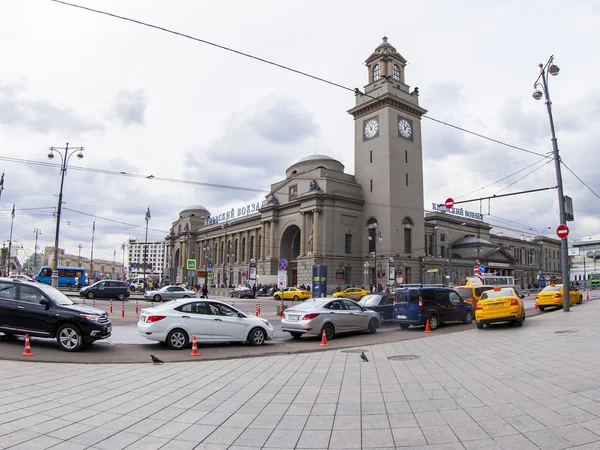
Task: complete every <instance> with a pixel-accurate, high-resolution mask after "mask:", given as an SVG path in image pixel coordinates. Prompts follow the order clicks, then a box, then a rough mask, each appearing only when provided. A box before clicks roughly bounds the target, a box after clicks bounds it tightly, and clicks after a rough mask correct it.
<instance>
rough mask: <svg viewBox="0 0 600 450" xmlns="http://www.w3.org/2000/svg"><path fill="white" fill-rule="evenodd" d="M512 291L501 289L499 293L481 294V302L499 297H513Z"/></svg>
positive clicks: (486, 292)
mask: <svg viewBox="0 0 600 450" xmlns="http://www.w3.org/2000/svg"><path fill="white" fill-rule="evenodd" d="M513 296H514V294H513V291H512V289H500V290H499V291H485V292H484V293H483V294H481V300H485V299H487V298H497V297H513Z"/></svg>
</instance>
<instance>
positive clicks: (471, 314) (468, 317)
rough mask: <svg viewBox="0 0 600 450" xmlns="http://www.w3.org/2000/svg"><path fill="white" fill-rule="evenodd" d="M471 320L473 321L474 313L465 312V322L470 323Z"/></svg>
mask: <svg viewBox="0 0 600 450" xmlns="http://www.w3.org/2000/svg"><path fill="white" fill-rule="evenodd" d="M471 322H473V313H472V312H471V311H467V312H466V313H465V318H464V319H463V323H466V324H467V325H468V324H470V323H471ZM430 325H431V324H430Z"/></svg>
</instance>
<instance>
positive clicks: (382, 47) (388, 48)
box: [375, 36, 396, 53]
mask: <svg viewBox="0 0 600 450" xmlns="http://www.w3.org/2000/svg"><path fill="white" fill-rule="evenodd" d="M387 39H388V38H387V36H384V37H383V42H382V43H381V44H379V46H378V47H377V48H376V49H375V53H382V52H390V53H396V49H395V48H394V47H393V46H392V44H390V43H389V42H388V41H387Z"/></svg>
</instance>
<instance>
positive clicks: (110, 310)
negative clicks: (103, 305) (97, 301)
mask: <svg viewBox="0 0 600 450" xmlns="http://www.w3.org/2000/svg"><path fill="white" fill-rule="evenodd" d="M109 308H110V309H109V311H108V312H110V313H111V314H112V298H111V299H110V307H109Z"/></svg>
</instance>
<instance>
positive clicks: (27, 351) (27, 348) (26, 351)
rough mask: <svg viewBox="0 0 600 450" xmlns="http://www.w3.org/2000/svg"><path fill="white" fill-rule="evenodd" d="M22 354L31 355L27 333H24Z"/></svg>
mask: <svg viewBox="0 0 600 450" xmlns="http://www.w3.org/2000/svg"><path fill="white" fill-rule="evenodd" d="M23 356H33V352H32V351H31V346H30V345H29V334H26V335H25V351H24V352H23Z"/></svg>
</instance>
